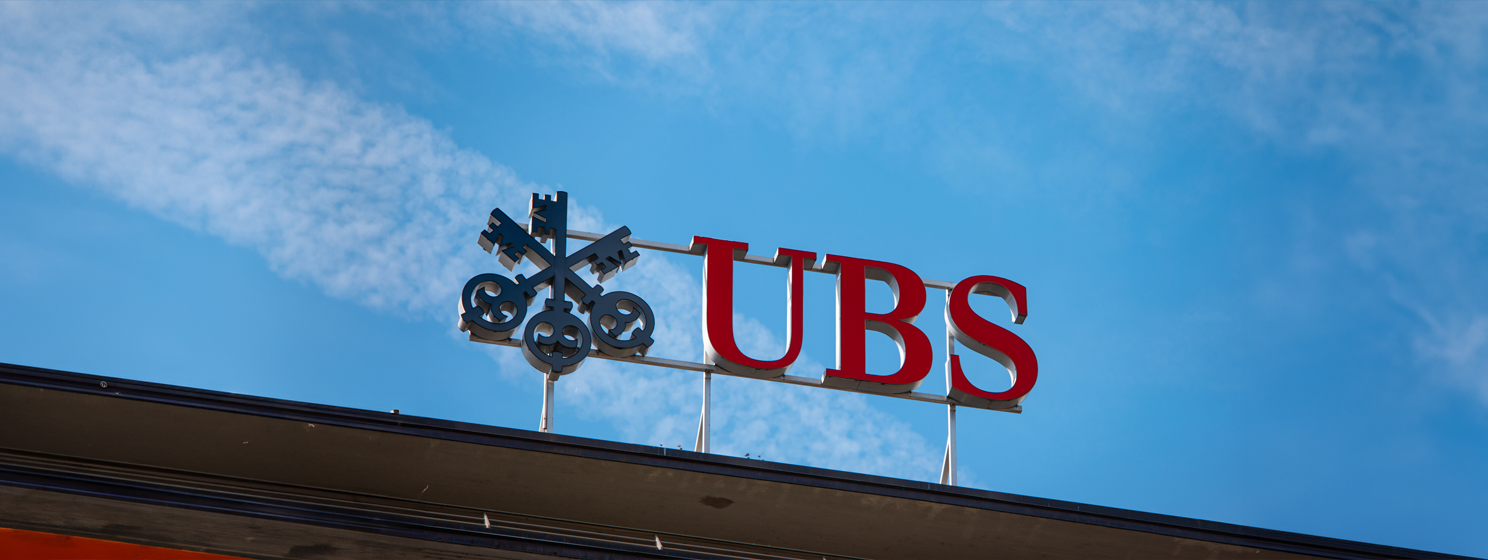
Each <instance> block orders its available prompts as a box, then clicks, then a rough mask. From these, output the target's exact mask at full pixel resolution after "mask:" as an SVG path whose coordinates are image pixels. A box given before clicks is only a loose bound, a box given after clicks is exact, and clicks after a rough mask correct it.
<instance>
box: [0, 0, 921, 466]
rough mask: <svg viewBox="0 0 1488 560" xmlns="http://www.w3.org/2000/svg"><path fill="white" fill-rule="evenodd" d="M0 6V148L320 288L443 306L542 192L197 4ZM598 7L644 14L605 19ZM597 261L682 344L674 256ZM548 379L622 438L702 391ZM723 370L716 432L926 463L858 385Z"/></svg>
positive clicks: (726, 440) (603, 25) (688, 379)
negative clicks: (259, 54)
mask: <svg viewBox="0 0 1488 560" xmlns="http://www.w3.org/2000/svg"><path fill="white" fill-rule="evenodd" d="M503 9H507V10H513V11H515V12H516V15H514V16H511V17H512V18H513V21H516V22H518V23H520V24H522V25H528V26H533V27H535V28H539V29H543V30H547V31H550V32H553V33H558V34H563V33H580V34H582V33H599V38H597V39H596V38H592V37H591V38H588V39H583V42H584V45H586V46H587V47H588V48H593V49H601V48H618V49H624V50H626V51H627V52H632V53H635V54H636V55H638V56H645V57H658V58H660V57H668V56H674V55H682V54H685V53H686V52H687V51H688V50H689V49H691V48H692V46H691V44H690V43H689V42H688V41H689V39H687V37H688V36H686V35H679V36H677V37H672V32H671V31H670V30H669V29H670V28H668V27H666V26H665V25H663V24H662V23H658V21H657V20H656V18H655V16H654V13H653V12H654V11H655V10H662V9H671V8H667V7H666V6H663V5H608V4H592V5H581V6H577V7H567V8H565V9H570V10H574V11H573V12H572V13H568V14H559V15H553V14H548V13H538V12H533V11H532V10H531V9H530V8H527V7H524V6H522V5H516V6H504V7H503ZM0 10H3V11H0V20H3V21H4V22H5V27H6V29H7V33H6V34H5V35H4V36H0V83H4V84H6V88H7V89H6V95H5V96H4V98H3V99H0V150H3V151H4V152H5V153H9V154H12V155H14V156H16V157H18V158H21V159H23V160H25V161H27V162H29V163H31V164H33V165H36V166H39V167H41V168H43V169H49V170H52V171H54V172H56V173H58V174H59V175H61V176H63V177H65V178H67V179H68V180H70V181H72V182H74V183H77V184H79V185H83V186H86V187H88V188H95V189H99V190H102V191H103V192H106V193H108V194H109V195H111V196H113V197H116V198H118V199H119V200H121V201H123V202H125V203H127V204H129V205H131V206H134V207H137V208H140V209H142V210H144V211H147V212H149V213H151V214H153V215H155V216H158V217H160V218H162V219H164V220H168V221H171V222H175V223H178V224H181V225H183V226H185V227H189V228H192V229H195V230H198V231H203V232H206V233H208V234H211V235H214V236H218V237H220V238H222V239H224V240H225V241H227V242H228V243H232V244H235V245H241V246H245V247H250V248H252V249H254V250H256V251H258V252H259V253H260V254H261V255H263V257H264V259H265V260H266V261H267V262H268V264H269V266H270V267H272V268H273V269H274V270H275V271H276V272H278V273H279V274H281V275H282V276H284V277H286V278H291V279H296V280H302V281H306V282H309V283H312V284H314V285H316V286H318V287H320V288H321V289H323V290H324V291H325V292H326V293H328V294H330V295H332V296H334V297H338V298H342V299H346V300H351V301H355V302H358V303H361V304H363V305H367V306H370V307H373V308H377V309H382V310H388V311H394V312H399V313H406V314H409V315H411V316H414V317H430V318H435V319H436V320H442V321H446V322H449V323H452V322H453V309H454V307H455V301H456V300H457V298H458V290H459V289H460V288H461V287H462V286H463V285H464V282H465V280H466V279H468V278H469V277H470V276H472V275H473V274H475V273H477V272H480V271H486V270H488V269H490V268H491V267H492V265H493V262H492V259H491V258H490V256H489V255H487V254H485V253H484V252H482V251H480V250H479V248H477V247H476V246H475V243H474V240H475V236H476V234H477V233H478V231H479V230H480V229H481V228H482V227H483V224H484V222H485V213H486V212H488V211H489V209H490V208H491V207H492V206H500V207H503V208H507V209H519V208H523V207H525V206H526V203H527V197H528V196H529V194H530V193H532V192H534V191H538V192H548V191H549V189H547V188H546V187H543V186H540V185H533V184H530V183H526V182H524V181H522V180H521V179H520V178H519V177H518V176H517V175H516V173H514V172H513V171H512V170H510V169H508V168H506V167H504V166H502V165H500V164H498V163H495V162H492V161H491V160H490V159H488V158H487V157H485V156H484V155H482V154H479V153H476V152H473V151H470V150H466V149H462V148H461V147H459V146H457V145H456V144H455V143H454V142H453V141H451V140H450V139H449V138H448V136H447V135H445V134H444V133H443V132H441V131H439V130H437V129H436V128H435V127H434V126H433V125H431V124H430V123H429V122H428V121H427V120H425V119H422V118H420V117H417V116H414V115H410V114H408V113H407V112H405V111H404V110H402V109H400V108H398V107H394V106H389V105H385V104H379V103H374V102H369V101H365V100H363V99H361V98H359V97H358V96H357V95H355V94H353V93H351V92H349V91H348V90H346V89H345V88H342V87H340V86H339V85H338V84H336V83H331V82H312V81H310V80H308V79H306V78H305V77H304V76H303V74H302V73H301V72H299V71H298V70H296V69H295V68H293V67H290V66H287V65H285V64H283V63H277V62H272V61H265V60H262V59H259V58H255V57H253V56H250V55H248V54H245V51H244V50H242V49H237V48H235V47H234V46H233V45H230V44H228V45H221V44H218V43H217V42H216V41H215V40H214V39H213V37H219V36H220V34H221V31H222V30H223V29H224V28H226V27H231V26H234V25H237V24H235V23H231V22H234V21H237V18H236V17H233V16H234V15H235V14H233V13H227V14H224V13H221V12H219V11H216V10H219V8H218V7H216V6H206V7H197V6H191V5H174V4H166V5H155V4H152V5H114V4H109V5H86V6H80V5H76V4H65V5H36V4H3V5H0ZM223 10H224V11H227V12H232V11H234V10H235V8H226V9H223ZM614 26H630V27H631V28H639V29H641V30H642V31H645V32H646V33H650V34H649V35H646V36H645V37H643V38H640V39H633V38H628V37H610V36H608V35H605V33H609V32H610V31H606V30H609V29H611V28H612V27H614ZM575 30H577V31H575ZM586 37H587V36H586ZM669 37H670V38H669ZM162 44H165V45H168V46H167V47H162V46H161V45H162ZM572 221H573V223H572V226H573V227H575V228H577V229H587V230H604V229H607V228H606V226H605V224H604V220H603V218H602V217H601V216H600V214H599V212H597V211H595V210H594V209H593V208H589V207H584V206H578V207H576V208H574V209H573V214H572ZM614 282H615V283H616V286H617V289H630V290H632V291H635V292H637V293H640V294H644V296H645V297H647V299H648V301H650V302H651V303H652V305H653V306H655V309H656V311H657V313H658V315H659V316H660V318H661V320H660V321H658V323H659V329H660V332H659V333H658V335H657V339H658V340H659V341H660V344H659V345H658V346H657V347H656V348H655V349H654V351H655V352H656V354H659V355H668V356H675V357H681V358H688V359H696V357H697V356H696V355H697V354H698V352H699V351H700V350H699V348H700V340H699V338H698V335H697V329H696V325H698V324H699V320H698V315H697V313H698V308H699V305H698V299H699V297H698V282H697V280H696V279H695V278H694V277H693V276H692V275H691V274H690V273H689V272H688V271H687V270H686V269H685V268H683V267H681V266H679V265H677V264H675V263H673V262H671V261H669V260H667V259H666V258H663V257H660V256H659V255H654V254H653V255H647V256H646V257H644V258H643V259H642V261H641V263H640V264H639V265H638V266H636V267H634V268H632V269H631V270H629V271H627V272H626V273H625V274H622V275H619V276H618V277H617V278H616V279H615V280H614ZM741 320H744V321H746V322H748V321H749V320H747V319H741ZM752 324H753V325H754V328H752V329H749V330H748V332H749V333H752V334H751V335H750V336H749V337H747V339H746V344H754V345H763V344H769V343H770V337H771V335H770V333H769V331H768V330H767V329H764V328H763V327H759V326H758V325H757V323H752ZM493 355H495V356H496V357H497V359H498V360H501V361H502V362H503V363H504V364H505V365H506V366H507V367H505V368H504V370H505V371H506V372H507V375H508V381H509V382H512V383H519V382H523V381H524V380H526V379H531V380H533V382H534V383H535V382H536V380H537V379H538V378H539V376H537V375H536V374H535V373H533V372H531V370H530V368H529V366H527V365H526V364H525V363H523V362H522V360H521V359H520V358H518V357H517V353H516V352H513V351H507V352H493ZM518 372H524V373H525V375H524V373H518ZM561 383H562V385H563V390H564V391H565V394H567V395H573V396H575V397H577V399H578V400H579V402H580V408H581V409H582V410H584V411H585V413H586V414H589V415H592V416H593V417H597V418H600V419H604V420H606V421H609V422H611V423H613V424H614V425H616V426H617V428H618V429H619V431H620V432H621V433H622V434H624V435H625V437H626V438H627V439H629V440H632V441H636V442H639V443H663V444H668V445H676V444H690V443H691V441H692V439H693V433H694V432H693V430H694V429H695V426H696V418H697V412H698V406H699V402H700V401H699V399H700V397H701V395H700V388H699V386H698V380H697V377H696V376H695V375H693V376H689V375H687V374H683V373H678V372H672V371H665V370H662V371H658V370H655V369H649V368H639V367H634V366H619V365H616V364H614V363H610V362H603V361H600V360H591V361H590V362H589V363H588V364H586V365H585V367H584V369H582V370H581V371H580V372H579V373H577V374H575V375H571V376H568V377H565V378H564V379H563V381H561ZM725 386H726V387H727V390H721V391H720V392H719V399H718V403H717V405H716V406H717V408H718V410H719V416H718V420H717V424H716V426H717V427H716V428H715V430H716V435H715V437H716V438H717V441H718V442H719V444H720V445H719V446H718V450H719V451H721V452H724V453H733V452H738V454H743V453H746V452H753V453H754V454H755V455H759V454H762V453H763V454H764V455H765V456H766V457H767V458H768V459H770V460H777V461H784V462H795V463H804V464H811V465H819V466H827V467H835V468H842V469H849V470H857V471H863V472H871V473H877V474H884V475H893V476H901V477H910V478H921V479H924V478H929V477H931V476H933V475H934V474H935V470H934V466H935V465H933V464H927V463H931V462H933V461H932V459H933V457H935V456H936V454H935V450H934V449H933V447H932V446H930V445H929V444H927V443H926V441H925V440H924V438H922V437H920V436H918V435H917V434H915V433H914V432H913V430H911V429H910V428H909V427H908V426H907V425H906V424H904V423H903V422H901V421H898V420H896V419H894V418H893V417H892V416H890V415H888V414H886V413H883V412H881V411H878V410H875V409H874V408H872V407H870V406H868V405H867V403H866V402H865V400H864V398H863V397H861V396H855V395H847V394H837V393H824V392H820V391H815V392H813V391H781V390H780V387H775V386H773V385H772V384H769V383H765V382H759V381H748V382H741V383H737V384H727V385H725ZM866 426H874V427H875V428H876V429H875V430H866V429H865V428H864V427H866Z"/></svg>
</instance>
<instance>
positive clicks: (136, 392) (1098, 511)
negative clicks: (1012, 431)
mask: <svg viewBox="0 0 1488 560" xmlns="http://www.w3.org/2000/svg"><path fill="white" fill-rule="evenodd" d="M103 382H106V383H107V384H108V385H107V388H105V387H103V386H101V385H100V383H103ZM0 383H6V384H12V385H23V386H31V387H38V388H45V389H51V390H58V391H69V392H75V393H86V394H96V395H100V396H112V397H115V398H126V399H131V400H137V401H145V402H154V403H160V404H167V405H174V406H187V407H193V408H202V409H209V410H216V411H223V412H233V413H239V414H249V415H254V416H261V417H269V418H280V419H288V420H295V421H302V422H311V423H315V424H327V425H335V426H342V427H347V428H356V429H364V430H376V431H381V432H389V433H397V434H404V435H411V436H417V437H426V438H432V439H440V440H448V441H459V442H466V443H474V444H480V445H491V446H497V447H504V448H511V449H521V450H528V451H537V452H543V453H557V454H562V455H570V456H578V457H585V458H591V459H601V460H606V461H617V462H623V463H631V464H638V465H646V466H652V467H661V468H671V469H679V470H686V471H695V472H702V473H708V474H716V475H724V476H734V477H739V478H746V479H754V480H763V481H769V482H778V483H786V484H796V485H802V486H810V487H816V488H825V489H832V490H840V491H847V492H858V493H864V494H873V495H880V496H888V497H895V498H903V499H910V500H919V501H925V502H932V503H939V504H946V505H954V506H960V507H969V508H977V509H984V510H990V511H997V512H1003V513H1011V514H1018V515H1027V516H1033V517H1041V518H1046V519H1057V520H1062V521H1071V522H1077V523H1086V524H1091V525H1098V526H1104V527H1111V528H1117V529H1126V530H1132V531H1141V532H1146V533H1153V534H1160V535H1166V536H1172V537H1181V538H1188V539H1197V540H1202V541H1209V542H1217V543H1224V544H1231V545H1237V546H1250V547H1255V548H1262V549H1267V550H1276V551H1284V552H1292V553H1298V554H1311V555H1318V556H1325V557H1333V558H1470V557H1466V556H1456V555H1450V554H1442V553H1436V552H1429V551H1423V550H1415V549H1409V548H1400V547H1393V546H1385V545H1378V544H1371V543H1364V542H1358V541H1349V540H1343V539H1334V538H1329V537H1320V536H1314V535H1306V534H1301V533H1291V532H1286V531H1277V530H1272V529H1261V528H1257V527H1248V526H1244V525H1234V524H1229V523H1219V522H1214V521H1205V520H1201V519H1192V518H1187V517H1177V516H1172V515H1162V514H1156V513H1146V512H1140V511H1134V510H1127V509H1120V508H1112V507H1105V506H1096V505H1090V504H1081V503H1076V502H1066V501H1061V500H1051V499H1045V498H1037V497H1032V496H1022V495H1018V494H1009V493H1005V492H995V491H991V490H980V489H976V488H966V487H961V486H947V485H943V484H936V483H931V482H920V481H914V480H904V479H898V478H890V477H884V476H875V475H868V474H860V473H852V472H844V471H836V470H830V469H823V468H816V467H807V466H801V465H791V464H785V463H774V462H768V461H761V460H756V459H743V458H739V457H728V456H723V455H714V454H708V453H698V452H693V451H686V450H679V449H667V448H665V447H660V446H647V445H637V444H631V443H621V442H614V441H606V440H597V439H590V438H583V437H576V436H566V435H559V434H551V433H541V432H534V431H528V430H519V429H514V428H502V427H497V426H486V425H481V424H472V423H468V422H456V421H452V420H441V419H437V418H425V417H419V416H408V415H402V414H390V413H385V412H377V411H370V410H360V409H354V408H346V407H339V406H331V405H322V404H312V403H304V402H297V401H289V400H282V399H273V398H267V397H256V396H247V395H238V394H233V393H225V392H220V391H210V390H206V389H195V388H190V387H181V386H176V385H166V384H161V383H150V382H145V381H135V380H130V379H122V378H116V377H106V376H98V375H89V374H83V373H75V372H67V371H60V370H52V369H45V368H37V367H30V366H23V365H15V364H6V363H0Z"/></svg>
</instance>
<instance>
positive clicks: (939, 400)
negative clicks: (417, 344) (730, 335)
mask: <svg viewBox="0 0 1488 560" xmlns="http://www.w3.org/2000/svg"><path fill="white" fill-rule="evenodd" d="M470 341H471V342H484V343H486V344H495V345H497V346H511V347H514V348H517V347H521V346H522V339H520V338H509V339H506V340H499V341H498V340H486V339H484V338H480V337H478V336H475V335H470ZM589 357H591V358H599V359H601V360H610V361H613V362H625V363H628V364H639V365H643V366H658V367H664V368H671V369H680V370H684V371H695V372H698V373H716V374H718V375H727V376H730V377H741V378H744V379H758V380H761V381H774V382H776V383H789V384H791V385H805V386H808V387H819V388H822V389H832V390H834V391H846V392H849V393H860V394H864V395H879V396H884V397H894V398H896V399H906V400H911V401H920V402H928V403H935V404H943V405H948V404H955V405H956V406H961V407H968V408H982V407H979V406H973V405H968V404H961V403H952V402H951V401H950V400H949V399H947V398H946V397H945V396H944V395H932V394H930V393H918V392H909V393H899V394H888V393H868V392H864V391H854V390H852V389H847V388H842V387H833V386H830V385H823V384H822V380H821V379H817V378H815V377H802V376H798V375H782V376H780V377H776V378H770V379H766V378H762V377H750V376H748V375H739V374H736V373H730V372H727V371H724V370H722V369H718V366H714V365H711V364H702V363H697V362H688V361H683V360H673V359H671V358H652V357H648V356H632V357H629V358H616V357H614V356H610V355H607V354H605V353H604V352H600V351H599V350H598V349H595V350H593V351H591V352H589ZM982 410H995V411H998V412H1011V413H1013V414H1022V413H1023V407H1022V406H1015V407H1012V408H982Z"/></svg>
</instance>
